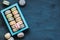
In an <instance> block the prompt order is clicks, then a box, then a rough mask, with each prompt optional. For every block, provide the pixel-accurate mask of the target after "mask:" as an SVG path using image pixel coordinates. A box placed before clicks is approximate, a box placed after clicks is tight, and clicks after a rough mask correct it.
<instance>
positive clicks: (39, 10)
mask: <svg viewBox="0 0 60 40" xmlns="http://www.w3.org/2000/svg"><path fill="white" fill-rule="evenodd" d="M9 1H10V2H11V5H12V4H14V3H18V0H9ZM26 2H27V4H26V6H25V7H21V10H22V13H23V15H24V17H25V19H26V21H27V23H28V25H29V27H30V28H29V30H28V31H25V32H24V33H25V37H24V38H21V39H19V38H17V37H14V38H15V40H60V0H26ZM6 7H7V6H4V5H3V4H2V0H0V10H2V9H4V8H6ZM6 32H9V31H8V29H7V26H6V24H5V22H4V19H3V17H2V15H1V13H0V40H5V38H4V34H5V33H6Z"/></svg>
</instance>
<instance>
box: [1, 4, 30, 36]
mask: <svg viewBox="0 0 60 40" xmlns="http://www.w3.org/2000/svg"><path fill="white" fill-rule="evenodd" d="M1 13H2V16H3V18H4V20H5V22H6V24H7V27H8V29H9V31H10V33H11V35H12V36H13V35H16V34H18V33H20V32H22V31H24V30H26V29H28V28H29V27H28V25H27V23H26V20H25V18H24V16H23V14H22V12H21V9H20V7H19V6H18V4H17V3H15V4H13V5H11V6H9V7H8V8H6V9H3V10H1Z"/></svg>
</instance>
